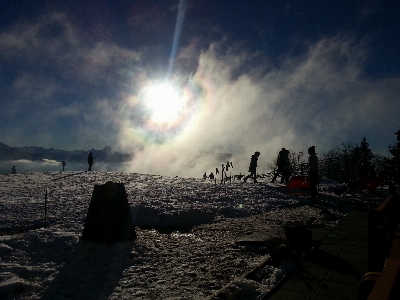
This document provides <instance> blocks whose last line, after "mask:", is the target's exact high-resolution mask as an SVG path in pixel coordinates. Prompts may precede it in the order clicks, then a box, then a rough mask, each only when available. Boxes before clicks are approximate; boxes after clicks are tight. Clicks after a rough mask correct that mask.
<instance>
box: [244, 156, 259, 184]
mask: <svg viewBox="0 0 400 300" xmlns="http://www.w3.org/2000/svg"><path fill="white" fill-rule="evenodd" d="M259 156H260V152H258V151H256V152H254V154H253V155H252V156H251V160H250V166H249V172H250V175H248V176H246V177H245V178H244V179H243V181H244V182H246V180H247V179H248V178H253V179H254V182H257V161H258V157H259Z"/></svg>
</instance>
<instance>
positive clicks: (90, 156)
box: [87, 152, 93, 171]
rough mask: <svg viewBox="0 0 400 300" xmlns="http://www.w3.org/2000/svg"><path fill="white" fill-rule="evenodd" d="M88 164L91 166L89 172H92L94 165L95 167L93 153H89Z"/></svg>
mask: <svg viewBox="0 0 400 300" xmlns="http://www.w3.org/2000/svg"><path fill="white" fill-rule="evenodd" d="M87 162H88V165H89V169H88V171H92V165H93V153H92V152H89V155H88V158H87Z"/></svg>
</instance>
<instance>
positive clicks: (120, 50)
mask: <svg viewBox="0 0 400 300" xmlns="http://www.w3.org/2000/svg"><path fill="white" fill-rule="evenodd" d="M0 19H1V20H2V21H1V22H0V91H1V93H0V103H1V110H0V142H2V143H5V144H7V145H10V146H41V147H45V148H50V147H54V148H55V149H63V150H78V149H79V150H88V149H92V148H94V149H102V148H103V147H104V146H106V145H110V146H111V147H112V148H113V149H115V150H117V151H120V152H123V153H134V154H135V160H134V161H133V162H132V164H131V166H130V168H131V169H132V170H138V171H141V172H144V171H147V172H150V173H162V174H165V173H166V172H167V171H166V170H169V169H172V170H173V172H174V173H177V172H180V171H182V170H183V169H185V170H187V169H194V170H196V172H197V171H200V170H202V169H204V168H205V166H204V165H201V163H200V161H205V160H206V159H205V157H206V156H207V155H213V157H214V158H213V161H212V162H210V164H209V166H207V168H209V167H211V164H214V163H215V160H216V158H215V155H217V154H218V153H229V154H231V155H232V157H236V158H238V160H240V159H242V160H243V161H245V164H246V165H248V162H249V159H250V156H251V155H252V154H253V153H254V152H255V151H259V152H261V155H260V160H259V161H260V162H262V163H263V164H266V163H267V162H268V161H270V160H271V159H272V158H274V157H275V156H276V155H277V153H278V151H279V150H280V149H281V148H282V147H285V148H287V149H291V150H293V151H296V152H299V151H304V152H306V151H307V149H308V147H310V146H312V145H315V147H316V149H317V153H321V152H323V151H328V150H330V149H331V148H334V147H337V146H340V145H341V144H342V143H348V142H350V143H353V144H355V143H359V142H360V141H361V139H362V138H363V137H365V138H366V139H367V142H368V143H369V144H370V148H371V149H372V150H373V152H374V153H379V154H384V155H389V153H388V151H387V148H388V146H389V145H390V144H394V143H395V135H394V132H396V131H397V130H399V129H400V105H399V95H400V63H399V55H398V54H399V53H400V2H399V1H396V0H393V1H389V0H387V1H381V0H379V1H378V0H377V1H374V0H373V1H344V0H343V1H340V0H336V1H333V0H330V1H284V0H283V1H261V0H253V1H228V0H225V1H223V0H217V1H205V0H197V1H194V0H187V1H179V0H177V1H169V0H164V1H151V0H140V1H134V0H131V1H125V0H121V1H105V0H98V1H85V0H80V1H74V0H70V1H57V0H51V1H43V0H42V1H41V0H38V1H28V0H21V1H2V2H1V3H0ZM222 157H223V158H226V157H228V158H229V156H226V155H225V156H224V155H222V156H218V155H217V160H218V159H220V160H222ZM239 158H240V159H239ZM222 162H223V161H222ZM246 171H247V170H246ZM167 173H168V172H167Z"/></svg>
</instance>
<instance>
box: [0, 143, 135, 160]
mask: <svg viewBox="0 0 400 300" xmlns="http://www.w3.org/2000/svg"><path fill="white" fill-rule="evenodd" d="M90 151H91V152H92V153H93V157H94V160H95V161H101V162H127V161H131V160H132V158H133V154H123V153H119V152H117V151H114V150H113V149H112V148H111V147H110V146H105V147H104V148H103V150H95V149H91V150H87V151H85V150H73V151H66V150H59V149H54V148H50V149H45V148H42V147H35V146H29V147H26V146H25V147H10V146H8V145H6V144H3V143H1V142H0V160H19V159H26V160H31V161H43V160H44V159H50V160H55V161H63V160H66V161H70V162H86V161H87V156H88V153H89V152H90Z"/></svg>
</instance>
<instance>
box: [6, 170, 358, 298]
mask: <svg viewBox="0 0 400 300" xmlns="http://www.w3.org/2000/svg"><path fill="white" fill-rule="evenodd" d="M107 181H114V182H122V183H124V185H125V189H126V192H127V195H128V202H129V205H130V207H131V213H132V216H133V220H134V222H135V225H136V226H137V227H136V233H137V239H136V240H135V241H132V242H129V243H116V244H112V245H110V246H107V245H106V244H96V243H93V242H88V241H80V239H79V237H80V235H81V234H82V230H83V226H84V223H85V218H86V214H87V211H88V207H89V203H90V199H91V195H92V192H93V187H94V185H96V184H104V183H106V182H107ZM0 183H1V185H0V211H1V221H0V226H1V229H0V296H6V297H8V298H9V299H66V298H68V299H207V297H210V296H211V295H212V294H213V293H215V292H217V291H219V290H220V289H221V288H223V287H226V286H228V287H229V288H227V289H225V290H224V291H223V293H221V294H220V295H222V294H223V295H222V296H223V297H224V298H223V299H238V297H239V298H243V299H260V298H261V297H262V295H264V294H265V293H266V292H268V291H269V290H270V289H271V288H272V287H273V286H274V284H276V282H277V281H278V280H279V279H280V278H281V277H282V276H283V275H284V274H285V272H287V269H288V268H289V267H288V266H290V262H286V263H283V264H281V265H279V266H272V265H268V264H266V265H265V266H264V267H263V268H262V269H260V270H259V272H258V275H257V276H258V277H259V280H253V279H249V278H245V277H243V274H245V273H246V272H249V271H250V270H252V269H253V268H255V267H256V266H257V265H259V264H260V263H261V262H262V261H265V260H266V259H267V258H268V253H266V252H265V251H262V249H261V250H260V249H258V251H257V248H252V247H247V246H246V245H242V244H240V243H235V242H238V241H246V240H260V239H268V238H269V237H272V236H279V235H282V225H283V224H285V222H288V221H293V220H304V221H307V220H310V219H311V220H316V221H317V222H320V223H321V225H322V224H324V226H331V227H332V226H335V225H336V224H337V223H338V222H339V221H340V219H341V218H343V217H344V216H345V213H346V211H345V210H344V211H343V210H341V211H339V210H338V209H337V208H338V207H339V205H338V204H340V203H341V201H342V200H341V199H339V198H338V197H336V196H335V195H334V194H333V186H334V185H336V183H335V182H331V181H329V180H323V181H322V183H321V186H320V190H321V192H322V193H323V197H322V199H321V200H318V201H317V202H311V201H310V200H309V199H308V198H307V197H304V196H299V195H294V194H291V193H287V191H285V188H284V186H282V185H280V184H277V183H276V184H272V183H269V182H268V180H267V179H261V180H260V181H259V182H258V183H256V184H255V183H243V181H232V182H231V183H230V182H228V183H226V184H225V185H221V184H219V183H217V184H215V183H214V182H211V181H209V180H203V179H194V178H180V177H173V178H171V177H164V176H155V175H144V174H136V173H133V174H126V173H116V172H44V173H24V174H13V175H11V174H10V175H0ZM46 189H47V219H46V221H47V226H44V225H45V223H44V220H45V219H44V217H45V191H46ZM340 207H341V208H343V205H341V206H340ZM347 208H348V209H351V206H347ZM322 209H324V210H329V211H331V212H332V216H334V217H331V218H323V217H321V215H320V212H321V210H322ZM264 250H265V249H264ZM222 296H221V297H222Z"/></svg>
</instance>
